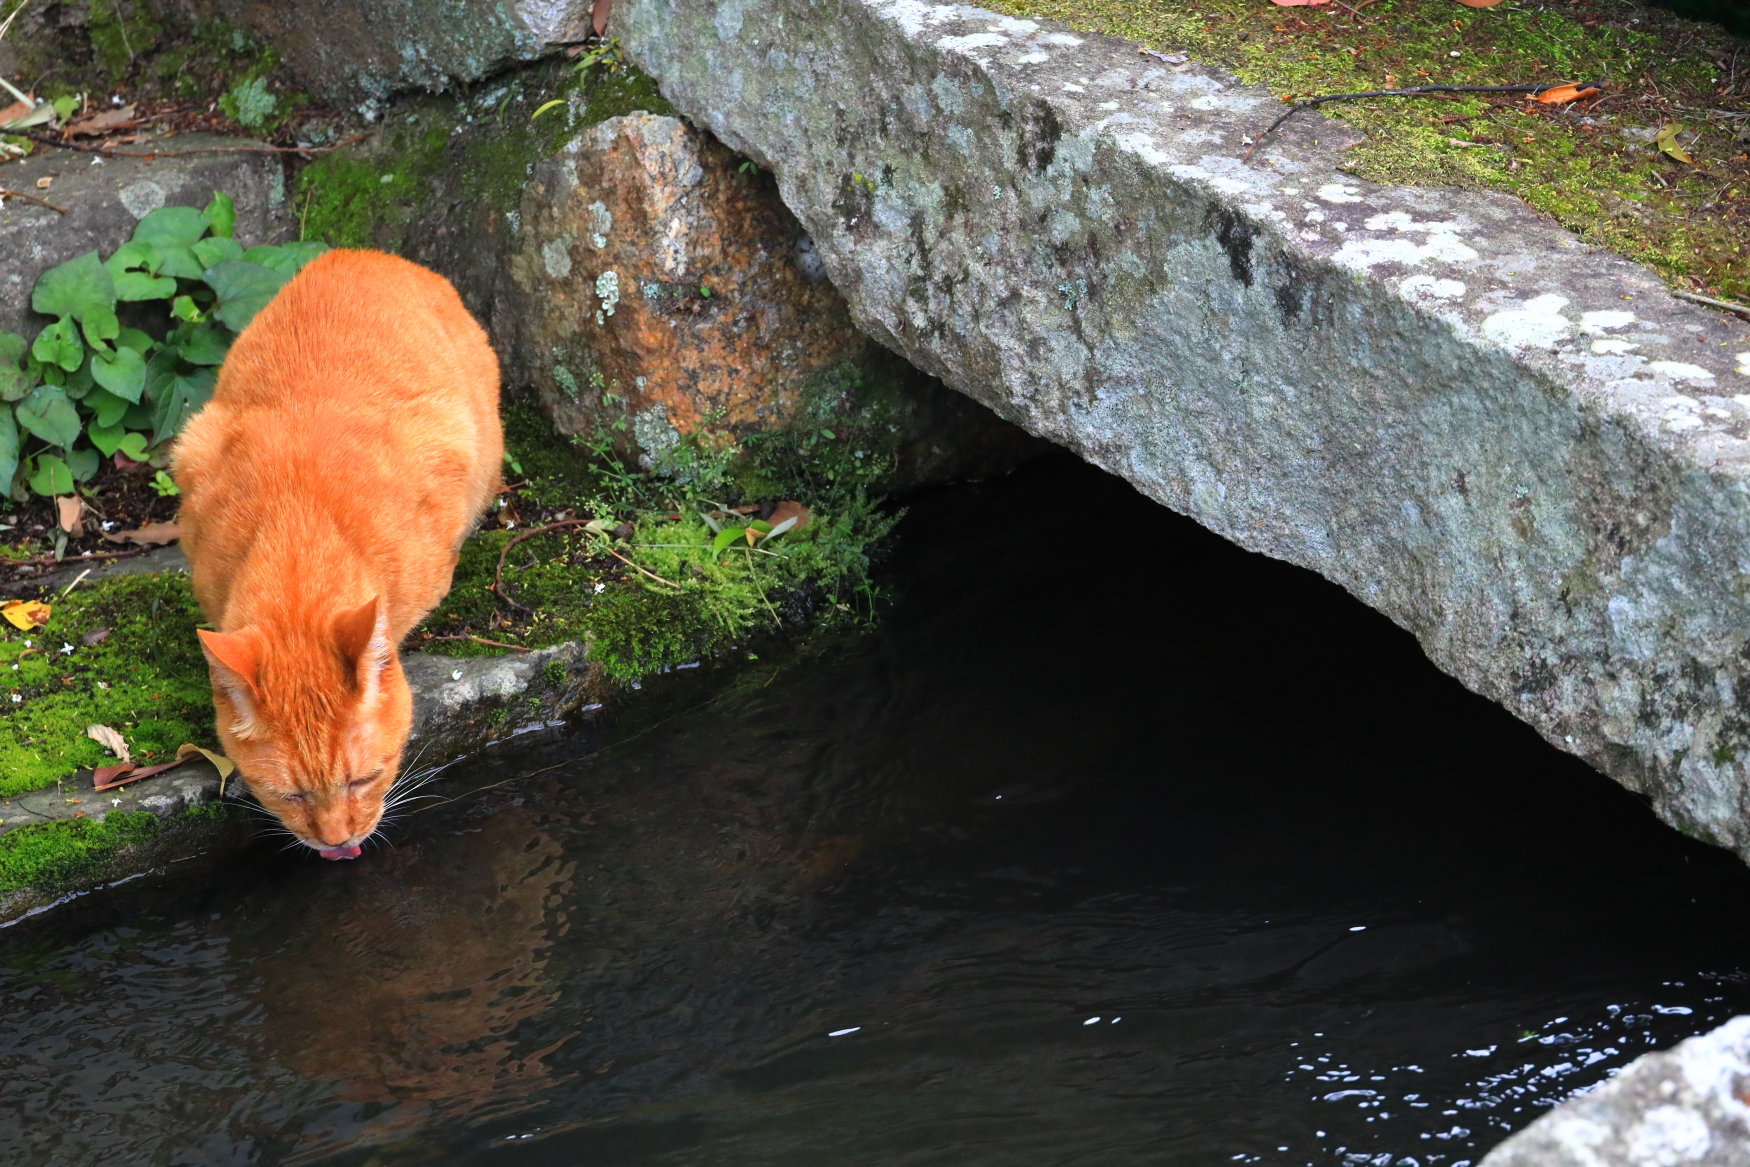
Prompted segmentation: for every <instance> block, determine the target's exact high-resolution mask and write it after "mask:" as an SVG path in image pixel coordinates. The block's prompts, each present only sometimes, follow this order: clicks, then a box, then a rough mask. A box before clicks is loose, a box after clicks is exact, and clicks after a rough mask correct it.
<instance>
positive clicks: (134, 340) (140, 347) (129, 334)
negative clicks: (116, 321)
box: [115, 328, 158, 356]
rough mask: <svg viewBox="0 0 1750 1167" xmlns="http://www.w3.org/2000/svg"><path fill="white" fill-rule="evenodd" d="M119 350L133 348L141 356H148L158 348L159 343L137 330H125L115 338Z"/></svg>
mask: <svg viewBox="0 0 1750 1167" xmlns="http://www.w3.org/2000/svg"><path fill="white" fill-rule="evenodd" d="M115 343H116V347H117V348H131V349H133V350H134V351H135V352H137V353H139V354H140V355H141V356H147V355H149V354H150V353H151V351H152V350H153V349H155V348H157V347H158V342H157V341H155V340H153V339H152V338H151V337H150V336H147V335H146V334H145V333H143V332H141V331H140V330H139V329H137V328H124V329H122V330H121V332H120V333H119V334H117V336H116V338H115Z"/></svg>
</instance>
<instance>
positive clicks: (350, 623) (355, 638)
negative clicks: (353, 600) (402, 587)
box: [334, 596, 392, 705]
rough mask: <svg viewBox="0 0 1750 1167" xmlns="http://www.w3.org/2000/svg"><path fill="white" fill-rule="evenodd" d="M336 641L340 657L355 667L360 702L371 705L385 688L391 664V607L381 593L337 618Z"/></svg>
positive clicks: (354, 673) (355, 684)
mask: <svg viewBox="0 0 1750 1167" xmlns="http://www.w3.org/2000/svg"><path fill="white" fill-rule="evenodd" d="M334 643H335V647H336V648H337V649H339V651H340V659H341V660H343V661H345V662H346V663H347V665H348V666H349V667H350V668H351V669H352V671H353V684H354V686H355V687H356V688H357V689H358V693H359V703H360V704H362V705H369V704H370V703H371V702H373V701H375V700H376V699H377V694H378V693H380V692H382V687H383V670H384V669H386V668H388V667H389V652H390V649H391V647H392V646H391V645H390V644H389V609H388V605H386V604H384V603H383V597H381V596H378V597H376V598H375V599H373V600H371V601H370V602H369V603H367V604H364V605H363V606H361V607H359V608H355V609H354V610H353V611H351V612H342V613H341V614H340V615H338V616H336V617H335V618H334Z"/></svg>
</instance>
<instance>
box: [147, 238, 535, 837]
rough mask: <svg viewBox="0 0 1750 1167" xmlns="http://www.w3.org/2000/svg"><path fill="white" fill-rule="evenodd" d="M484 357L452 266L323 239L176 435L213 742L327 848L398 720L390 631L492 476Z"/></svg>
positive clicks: (484, 500) (377, 788) (495, 435)
mask: <svg viewBox="0 0 1750 1167" xmlns="http://www.w3.org/2000/svg"><path fill="white" fill-rule="evenodd" d="M503 449H504V438H503V432H502V430H501V428H500V425H499V420H498V360H497V358H496V357H495V356H494V355H493V352H492V348H491V346H490V345H489V344H488V343H487V340H486V334H485V333H484V332H482V331H481V329H480V326H479V325H478V324H476V323H475V322H474V319H473V317H471V316H469V314H468V311H467V309H466V308H464V307H463V306H462V301H461V299H460V298H459V297H458V296H457V295H456V292H455V289H453V288H452V287H451V286H450V285H449V283H448V281H446V280H445V279H444V278H443V277H442V276H439V275H437V274H436V273H434V272H431V271H428V270H426V269H425V268H422V267H420V266H418V265H417V264H413V263H409V262H407V261H406V260H402V259H397V258H395V257H393V256H390V255H385V254H383V253H381V252H374V251H330V252H328V253H327V254H325V255H323V256H321V257H319V258H317V259H316V260H314V261H312V262H311V263H310V264H309V265H308V266H306V267H305V268H304V269H303V271H301V272H299V273H298V275H297V276H295V277H294V278H293V279H292V280H291V281H290V282H289V283H287V284H286V286H285V287H284V288H283V289H281V291H280V293H279V294H278V295H277V296H275V297H274V299H273V300H271V301H270V302H269V303H268V305H267V307H265V308H263V309H262V310H261V312H260V313H258V314H257V315H256V317H255V319H254V320H253V321H252V322H251V323H250V324H249V326H248V327H246V328H245V329H244V330H243V332H242V334H241V335H240V336H238V338H237V342H236V343H235V344H234V345H233V346H232V348H231V352H230V355H229V356H228V357H227V358H226V359H225V364H224V367H223V369H222V370H221V371H220V373H219V381H218V386H217V388H216V389H215V391H214V393H213V399H212V401H211V402H210V403H209V404H208V405H207V406H206V408H204V409H202V410H201V411H200V412H199V413H198V414H196V415H195V416H194V417H193V418H192V419H191V420H190V421H189V423H188V425H187V427H186V428H185V429H184V430H183V433H182V435H181V436H180V437H179V438H178V439H177V442H176V451H175V465H174V473H175V478H176V482H177V485H178V486H180V487H181V488H182V509H181V514H180V516H179V521H180V523H181V526H182V546H183V549H184V550H185V551H186V552H187V554H188V561H189V566H190V568H191V570H192V573H193V576H194V591H195V596H196V598H197V599H198V600H199V601H200V604H201V608H202V609H203V611H204V612H205V613H206V616H207V619H208V621H209V622H210V623H211V624H212V625H213V626H214V627H215V628H216V629H217V630H218V631H216V632H207V631H202V632H201V633H200V638H201V647H202V648H203V649H204V650H205V651H206V655H207V663H208V666H209V668H210V671H211V673H212V681H213V704H214V706H215V711H216V714H217V722H218V731H219V741H220V743H221V744H222V745H223V747H224V750H225V753H226V754H228V755H229V756H230V757H231V758H232V759H234V760H235V761H236V762H237V766H238V769H239V771H240V772H241V773H242V775H243V777H244V778H245V779H246V780H247V782H248V784H249V789H250V791H251V792H252V793H254V794H255V796H256V797H257V798H258V799H260V801H261V803H262V805H263V806H265V807H267V809H268V810H270V811H272V812H273V813H274V814H275V815H277V816H278V817H279V819H280V821H281V822H282V823H284V824H285V826H286V827H287V829H288V830H290V831H291V832H292V834H294V835H295V836H297V837H298V838H299V839H300V840H302V841H303V842H304V843H306V844H308V845H309V846H311V847H313V848H316V849H317V850H318V851H320V852H321V853H322V854H323V855H324V856H325V857H326V858H353V857H355V856H356V855H357V854H358V850H357V849H358V845H359V844H360V843H362V842H363V841H364V840H365V839H366V838H367V837H368V836H369V835H370V834H371V833H372V832H373V831H375V830H376V828H377V824H378V822H379V820H380V819H381V817H382V813H383V797H384V795H385V794H386V793H387V792H388V790H389V787H390V785H391V784H392V782H393V781H394V779H395V776H396V771H397V769H398V767H399V765H400V762H401V752H402V749H403V747H404V746H405V745H406V742H407V734H408V730H409V728H410V726H411V723H412V695H411V693H410V692H409V690H408V687H407V680H406V677H405V676H404V675H403V674H402V671H401V663H400V660H399V658H398V656H397V654H396V648H397V646H398V645H399V644H400V642H401V639H402V637H404V636H405V635H406V634H407V633H408V631H410V630H411V629H412V628H413V626H414V625H415V624H417V623H418V622H419V621H420V619H421V618H422V617H423V616H424V615H425V614H426V613H427V612H429V611H431V609H432V608H434V607H436V606H437V604H438V602H439V601H440V600H442V599H443V597H444V594H445V593H446V592H448V591H449V588H450V575H451V572H452V571H453V570H454V568H455V564H456V558H457V553H458V551H459V549H460V547H461V543H462V540H463V539H464V538H465V537H466V536H467V534H468V532H469V530H470V529H471V528H472V527H473V526H474V524H475V522H476V521H477V520H478V519H479V516H480V514H481V512H482V511H484V510H485V508H486V506H487V504H488V503H489V502H491V501H492V499H493V496H494V495H495V494H496V492H497V490H498V488H499V465H500V462H501V460H502V457H503Z"/></svg>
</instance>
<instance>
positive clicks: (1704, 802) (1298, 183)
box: [612, 0, 1750, 856]
mask: <svg viewBox="0 0 1750 1167" xmlns="http://www.w3.org/2000/svg"><path fill="white" fill-rule="evenodd" d="M613 22H614V26H613V29H612V31H613V32H614V33H615V34H616V35H618V36H619V37H620V38H621V40H622V41H623V43H624V44H625V46H626V48H627V51H628V53H629V55H630V56H631V57H632V59H633V60H634V61H635V62H636V63H637V64H638V65H639V66H640V67H641V68H643V69H644V70H646V71H647V72H648V73H650V74H651V75H652V76H654V77H656V78H657V80H658V82H659V83H660V85H661V88H662V92H663V95H664V97H665V98H667V99H668V100H669V101H671V102H672V103H673V104H674V105H675V106H676V107H677V108H679V109H680V110H681V111H682V112H684V113H685V114H686V115H687V116H689V117H690V118H692V119H694V120H695V121H697V122H698V123H699V124H701V125H703V126H705V127H707V128H709V129H710V130H712V132H714V133H715V134H717V135H718V136H719V137H720V138H721V139H722V140H723V141H724V142H725V143H727V144H728V145H730V146H731V147H732V148H734V149H736V150H738V151H741V152H743V153H745V154H747V155H749V156H750V157H752V158H753V159H755V160H756V161H758V162H759V163H760V164H761V165H763V166H766V167H769V168H770V169H771V170H772V171H773V172H774V174H775V175H776V176H777V179H778V183H779V188H780V191H781V192H782V194H783V197H784V199H785V201H786V202H787V203H788V204H789V206H790V208H791V209H792V210H793V211H794V212H795V213H796V215H797V217H798V219H800V220H801V222H802V224H803V226H804V227H805V228H806V229H807V230H808V232H809V233H810V235H811V237H812V238H813V240H814V243H815V245H816V248H817V250H818V254H819V256H820V258H821V260H822V261H823V263H824V264H825V266H826V269H827V272H828V274H829V275H830V276H831V278H832V279H833V281H834V282H835V283H836V284H837V285H838V287H839V288H840V290H841V291H843V292H844V293H845V295H846V298H847V300H848V301H849V302H850V304H851V307H852V312H853V315H854V317H855V319H856V320H857V322H858V324H859V325H861V326H862V327H863V328H864V329H865V330H866V331H868V332H869V333H870V334H871V335H873V336H874V337H876V338H877V339H879V340H880V341H882V342H883V343H884V344H887V345H888V346H890V347H891V348H893V349H894V350H896V351H898V352H899V353H901V354H903V355H904V356H905V357H907V358H908V359H909V360H911V361H912V362H913V363H914V364H916V365H918V366H919V367H921V368H923V369H925V370H926V371H928V372H930V373H933V374H935V375H936V376H938V377H941V378H942V379H943V380H945V381H946V382H948V383H949V384H950V385H952V386H954V387H955V388H958V389H960V390H962V391H963V392H966V393H967V394H969V395H970V396H972V397H974V398H976V399H978V400H980V401H982V402H984V403H985V404H986V405H989V406H990V407H991V408H993V409H995V410H996V411H997V412H998V413H1000V414H1002V415H1003V416H1004V417H1006V418H1008V419H1010V420H1013V421H1017V422H1019V423H1020V424H1021V425H1023V426H1024V427H1026V428H1027V429H1029V430H1031V431H1032V432H1033V433H1035V434H1038V435H1040V436H1043V437H1046V438H1049V439H1051V440H1052V441H1055V442H1057V443H1058V444H1060V445H1063V446H1066V447H1068V448H1070V449H1072V450H1074V451H1076V452H1077V453H1079V454H1080V455H1081V456H1083V457H1084V458H1086V459H1088V460H1089V461H1091V462H1094V463H1095V464H1097V465H1100V466H1102V467H1104V468H1106V469H1108V470H1111V471H1113V472H1115V473H1118V474H1120V475H1122V476H1124V477H1125V478H1127V479H1128V480H1129V481H1130V482H1132V483H1133V484H1135V485H1136V486H1137V487H1138V489H1140V490H1142V491H1143V492H1144V493H1146V494H1148V495H1149V496H1150V497H1152V498H1154V499H1156V500H1157V501H1160V502H1162V503H1164V504H1165V505H1167V506H1170V507H1172V508H1173V509H1175V510H1178V511H1180V512H1182V513H1185V514H1188V515H1190V516H1191V517H1193V518H1195V519H1197V520H1198V521H1199V522H1201V523H1203V524H1204V525H1205V526H1207V527H1209V528H1211V529H1212V530H1215V531H1217V532H1219V533H1221V534H1223V535H1225V536H1226V537H1228V538H1230V539H1233V540H1234V541H1236V542H1238V543H1240V544H1241V545H1243V546H1245V547H1248V548H1251V549H1253V550H1257V551H1260V552H1263V553H1265V554H1268V555H1272V556H1275V557H1277V558H1281V559H1285V560H1288V561H1290V562H1293V563H1297V564H1300V565H1303V566H1306V567H1309V568H1311V569H1313V570H1315V571H1318V572H1320V573H1321V574H1323V575H1325V576H1327V577H1328V578H1330V579H1332V580H1334V581H1336V582H1338V583H1340V584H1341V585H1342V586H1344V587H1345V588H1347V589H1348V590H1349V591H1350V592H1351V593H1353V594H1354V595H1356V596H1357V597H1359V598H1360V599H1362V600H1363V601H1364V602H1366V603H1368V604H1370V605H1372V606H1373V607H1375V608H1377V609H1378V610H1380V611H1381V612H1383V613H1385V614H1386V615H1387V616H1389V617H1390V618H1391V619H1392V620H1394V621H1395V622H1397V623H1398V624H1399V625H1401V626H1402V627H1404V628H1406V629H1408V630H1409V631H1410V632H1412V633H1413V634H1414V635H1416V637H1417V638H1418V639H1419V641H1420V642H1421V644H1422V646H1423V647H1424V649H1425V650H1426V651H1427V653H1428V655H1429V656H1430V658H1432V659H1433V661H1434V662H1435V663H1436V664H1437V665H1438V666H1440V667H1441V668H1442V669H1444V670H1445V671H1447V672H1448V673H1450V674H1452V675H1453V676H1455V677H1457V678H1458V679H1459V680H1461V681H1462V682H1463V683H1465V684H1466V685H1468V686H1470V687H1471V688H1473V689H1475V690H1477V691H1478V692H1481V693H1483V694H1485V695H1487V696H1489V697H1491V698H1493V699H1495V700H1497V701H1499V702H1501V703H1502V704H1503V705H1505V706H1506V707H1507V708H1508V709H1510V710H1511V711H1513V712H1514V713H1516V714H1517V715H1518V716H1520V717H1522V718H1523V719H1525V720H1526V721H1527V722H1529V723H1530V724H1532V725H1533V726H1535V727H1536V728H1537V729H1538V730H1539V731H1540V732H1541V733H1542V734H1543V735H1544V737H1545V738H1546V739H1547V740H1549V741H1550V742H1552V743H1554V744H1555V745H1557V746H1558V747H1559V748H1562V749H1566V750H1569V751H1571V752H1573V753H1576V754H1578V755H1580V756H1582V757H1584V758H1586V759H1587V760H1588V761H1590V762H1591V763H1592V764H1593V765H1595V766H1597V767H1598V768H1599V769H1601V770H1603V771H1604V772H1605V773H1607V774H1609V775H1611V776H1612V777H1613V778H1616V779H1617V780H1618V781H1620V782H1622V783H1623V784H1624V785H1626V786H1628V787H1629V788H1631V789H1633V790H1637V791H1640V792H1642V793H1645V794H1646V795H1648V796H1649V797H1650V798H1651V799H1652V800H1653V803H1654V806H1655V808H1656V809H1657V811H1658V813H1659V814H1660V815H1661V816H1662V817H1663V818H1665V820H1666V821H1668V822H1670V823H1672V824H1674V825H1676V826H1678V827H1680V828H1681V829H1683V830H1686V831H1688V832H1690V833H1692V834H1694V835H1696V836H1698V837H1701V838H1704V839H1708V840H1711V841H1713V842H1715V843H1719V844H1721V845H1724V846H1729V847H1733V848H1735V849H1736V850H1737V851H1738V853H1739V854H1740V855H1744V856H1750V778H1747V774H1746V769H1745V766H1746V762H1747V761H1750V717H1747V716H1746V712H1745V709H1744V706H1743V704H1742V702H1741V701H1740V698H1739V696H1738V694H1739V693H1740V692H1741V691H1742V690H1743V689H1744V686H1745V685H1746V683H1747V678H1746V676H1745V662H1744V658H1743V654H1744V653H1745V651H1746V649H1747V648H1750V607H1747V604H1746V591H1747V589H1750V496H1747V492H1746V489H1745V480H1746V477H1747V475H1750V440H1746V439H1747V436H1750V355H1745V356H1739V355H1738V354H1740V353H1744V354H1750V327H1746V326H1745V325H1744V324H1743V323H1742V322H1739V321H1735V320H1730V319H1726V320H1722V319H1721V318H1720V317H1719V316H1717V315H1716V314H1713V313H1710V312H1707V311H1704V310H1702V309H1700V308H1697V307H1695V306H1693V305H1690V304H1687V303H1684V302H1682V301H1678V300H1676V299H1674V298H1672V297H1671V296H1669V295H1668V294H1667V293H1666V291H1665V289H1664V287H1663V285H1661V284H1660V282H1659V281H1658V280H1657V279H1656V278H1655V277H1654V276H1653V275H1651V274H1650V273H1649V272H1647V271H1646V270H1644V269H1642V268H1640V267H1638V266H1636V265H1634V264H1631V263H1629V262H1628V261H1626V260H1624V259H1622V258H1620V257H1617V256H1614V255H1611V254H1609V253H1605V252H1600V251H1596V250H1594V249H1592V248H1589V247H1587V246H1585V245H1583V244H1581V243H1579V241H1577V240H1576V239H1574V238H1573V237H1572V236H1571V235H1569V234H1568V233H1567V232H1565V231H1563V230H1561V229H1560V228H1558V227H1556V226H1555V225H1553V224H1552V223H1551V222H1549V221H1548V220H1546V219H1544V218H1543V217H1541V216H1539V215H1538V214H1536V213H1535V212H1533V211H1531V210H1530V209H1529V208H1527V207H1526V206H1525V205H1524V204H1522V203H1520V202H1518V201H1517V200H1515V199H1513V198H1511V197H1508V196H1505V195H1501V194H1492V193H1479V192H1474V191H1448V190H1416V189H1405V188H1391V187H1382V186H1377V185H1372V184H1368V183H1365V182H1361V181H1359V180H1356V179H1353V178H1351V177H1350V176H1348V175H1346V174H1344V173H1343V172H1342V170H1341V163H1342V152H1341V151H1342V148H1343V146H1344V145H1346V144H1348V143H1350V142H1352V141H1354V137H1353V133H1354V131H1352V130H1350V129H1348V128H1346V127H1343V126H1341V125H1339V124H1337V123H1335V122H1332V121H1330V120H1328V119H1321V118H1319V117H1317V116H1313V115H1303V116H1302V117H1299V118H1296V119H1295V120H1294V121H1293V122H1291V123H1289V125H1288V126H1287V127H1285V128H1284V130H1283V132H1282V133H1281V134H1280V135H1279V136H1273V137H1271V138H1270V139H1268V140H1267V141H1266V142H1265V143H1264V144H1263V145H1262V146H1260V147H1259V148H1258V151H1257V155H1256V156H1255V157H1254V158H1253V159H1252V161H1251V163H1250V164H1247V163H1246V162H1244V161H1242V156H1243V155H1244V153H1245V151H1246V149H1247V147H1248V145H1249V142H1250V139H1252V138H1254V137H1256V135H1257V134H1259V133H1260V132H1261V131H1262V130H1263V129H1264V127H1265V126H1267V125H1268V124H1269V122H1270V121H1271V120H1272V119H1273V118H1274V117H1275V116H1276V114H1277V112H1278V111H1279V110H1280V109H1281V106H1280V104H1279V103H1277V102H1276V101H1275V99H1274V98H1273V97H1272V95H1271V94H1269V93H1267V92H1265V91H1263V90H1261V89H1257V88H1248V87H1245V86H1242V85H1240V84H1238V83H1237V82H1236V81H1234V80H1233V79H1232V78H1231V77H1228V76H1225V75H1224V74H1222V73H1220V72H1219V71H1216V70H1213V69H1209V68H1205V67H1202V66H1199V65H1197V64H1195V63H1189V64H1186V65H1182V66H1171V65H1166V64H1159V63H1156V62H1154V61H1151V60H1150V59H1148V58H1146V57H1143V56H1140V55H1139V54H1138V53H1137V51H1136V47H1135V46H1134V45H1130V44H1128V43H1126V42H1123V41H1120V40H1116V39H1114V38H1110V37H1099V36H1088V35H1078V34H1072V33H1070V32H1069V31H1067V30H1065V29H1063V28H1062V27H1060V26H1056V25H1053V24H1050V23H1048V22H1043V21H1038V22H1036V21H1030V20H1017V19H1014V18H1011V17H1005V16H1001V15H998V14H995V13H991V12H988V11H984V10H981V9H977V8H971V7H959V6H932V5H926V4H919V3H914V2H911V0H832V2H827V3H804V2H803V0H776V3H775V6H774V5H772V4H768V5H764V6H761V7H760V8H758V9H755V8H754V7H752V6H751V5H748V4H746V3H745V0H629V2H625V3H622V4H619V5H617V6H616V7H615V9H614V14H613ZM1698 336H1700V337H1705V338H1706V339H1705V342H1698V341H1697V337H1698ZM1722 342H1724V343H1723V344H1722ZM1739 759H1745V761H1740V760H1739Z"/></svg>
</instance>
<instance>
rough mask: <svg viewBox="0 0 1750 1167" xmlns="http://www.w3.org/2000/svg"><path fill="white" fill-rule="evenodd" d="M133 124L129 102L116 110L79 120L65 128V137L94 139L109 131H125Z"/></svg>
mask: <svg viewBox="0 0 1750 1167" xmlns="http://www.w3.org/2000/svg"><path fill="white" fill-rule="evenodd" d="M134 124H135V122H134V107H133V104H132V103H131V102H130V103H129V104H127V105H124V106H121V107H119V108H117V109H106V110H104V111H103V112H102V113H94V114H92V115H91V116H90V117H86V118H80V119H79V120H78V121H76V122H74V123H73V124H72V125H70V126H68V127H67V136H68V137H69V138H77V137H79V136H80V135H84V136H86V137H89V138H95V137H97V136H98V135H100V134H107V133H109V131H111V130H123V129H127V128H129V127H131V126H133V125H134Z"/></svg>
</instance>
